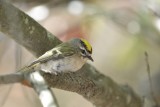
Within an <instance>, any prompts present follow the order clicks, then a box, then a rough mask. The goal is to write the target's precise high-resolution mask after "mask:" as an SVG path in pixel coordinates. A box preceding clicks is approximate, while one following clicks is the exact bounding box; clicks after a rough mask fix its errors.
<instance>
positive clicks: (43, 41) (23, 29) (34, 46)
mask: <svg viewBox="0 0 160 107" xmlns="http://www.w3.org/2000/svg"><path fill="white" fill-rule="evenodd" d="M0 31H1V32H2V33H4V34H5V35H7V36H9V37H11V38H12V39H14V40H15V41H16V42H17V43H19V44H21V45H22V46H24V47H25V48H26V49H28V50H29V51H30V52H31V53H32V54H33V55H35V56H36V57H38V56H40V55H42V54H43V53H44V52H46V51H47V50H49V49H51V48H53V47H54V46H56V45H58V44H60V43H61V41H60V40H58V39H57V38H56V37H55V36H54V35H52V34H50V33H49V32H48V31H47V30H46V29H44V28H43V27H42V26H41V25H40V24H38V23H37V22H36V21H34V20H33V19H32V18H30V17H29V16H27V15H26V14H25V13H24V12H22V11H20V10H19V9H17V8H15V7H14V6H13V5H11V4H9V3H8V2H6V1H5V0H0ZM43 76H44V78H45V79H46V81H47V82H48V84H49V85H50V86H51V87H54V88H59V89H63V90H68V91H72V92H76V93H78V94H80V95H82V96H83V97H84V98H86V99H88V101H90V102H91V103H93V104H94V105H95V106H97V107H143V104H142V101H141V99H140V97H139V96H138V95H136V94H135V93H134V92H133V90H132V89H131V88H129V87H127V86H120V85H118V84H117V83H115V82H114V81H113V80H112V79H111V78H109V77H107V76H104V75H103V74H101V73H100V72H98V71H97V70H96V69H95V68H94V67H93V66H91V65H89V64H85V66H84V67H83V68H82V69H81V70H79V71H78V72H75V73H66V74H59V75H58V76H55V75H51V74H48V73H43Z"/></svg>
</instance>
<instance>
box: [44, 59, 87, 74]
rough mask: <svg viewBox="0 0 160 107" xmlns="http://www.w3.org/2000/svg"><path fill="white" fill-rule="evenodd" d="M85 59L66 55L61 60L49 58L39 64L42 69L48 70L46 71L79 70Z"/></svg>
mask: <svg viewBox="0 0 160 107" xmlns="http://www.w3.org/2000/svg"><path fill="white" fill-rule="evenodd" d="M85 62H86V60H85V59H83V58H80V57H78V56H74V58H73V56H72V57H66V58H64V59H61V60H56V61H55V60H54V61H53V60H50V61H48V62H46V63H44V64H41V69H42V70H44V69H45V70H48V72H68V71H72V72H74V71H77V70H79V69H80V68H81V67H82V66H83V65H84V63H85Z"/></svg>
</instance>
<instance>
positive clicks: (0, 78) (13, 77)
mask: <svg viewBox="0 0 160 107" xmlns="http://www.w3.org/2000/svg"><path fill="white" fill-rule="evenodd" d="M23 80H24V75H23V74H22V73H13V74H6V75H0V84H11V83H17V82H22V81H23Z"/></svg>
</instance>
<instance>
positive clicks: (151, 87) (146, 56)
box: [144, 51, 159, 106]
mask: <svg viewBox="0 0 160 107" xmlns="http://www.w3.org/2000/svg"><path fill="white" fill-rule="evenodd" d="M144 54H145V62H146V67H147V73H148V78H149V85H150V91H151V96H152V98H153V101H154V102H155V104H156V106H158V105H159V104H158V101H157V99H156V97H155V94H154V90H153V84H152V79H151V71H150V65H149V60H148V53H147V52H146V51H145V53H144Z"/></svg>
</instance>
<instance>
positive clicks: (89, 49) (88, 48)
mask: <svg viewBox="0 0 160 107" xmlns="http://www.w3.org/2000/svg"><path fill="white" fill-rule="evenodd" d="M81 40H82V41H83V43H84V45H85V46H86V48H87V50H88V51H90V52H91V53H92V46H91V45H90V43H89V42H88V41H87V40H85V39H81Z"/></svg>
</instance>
